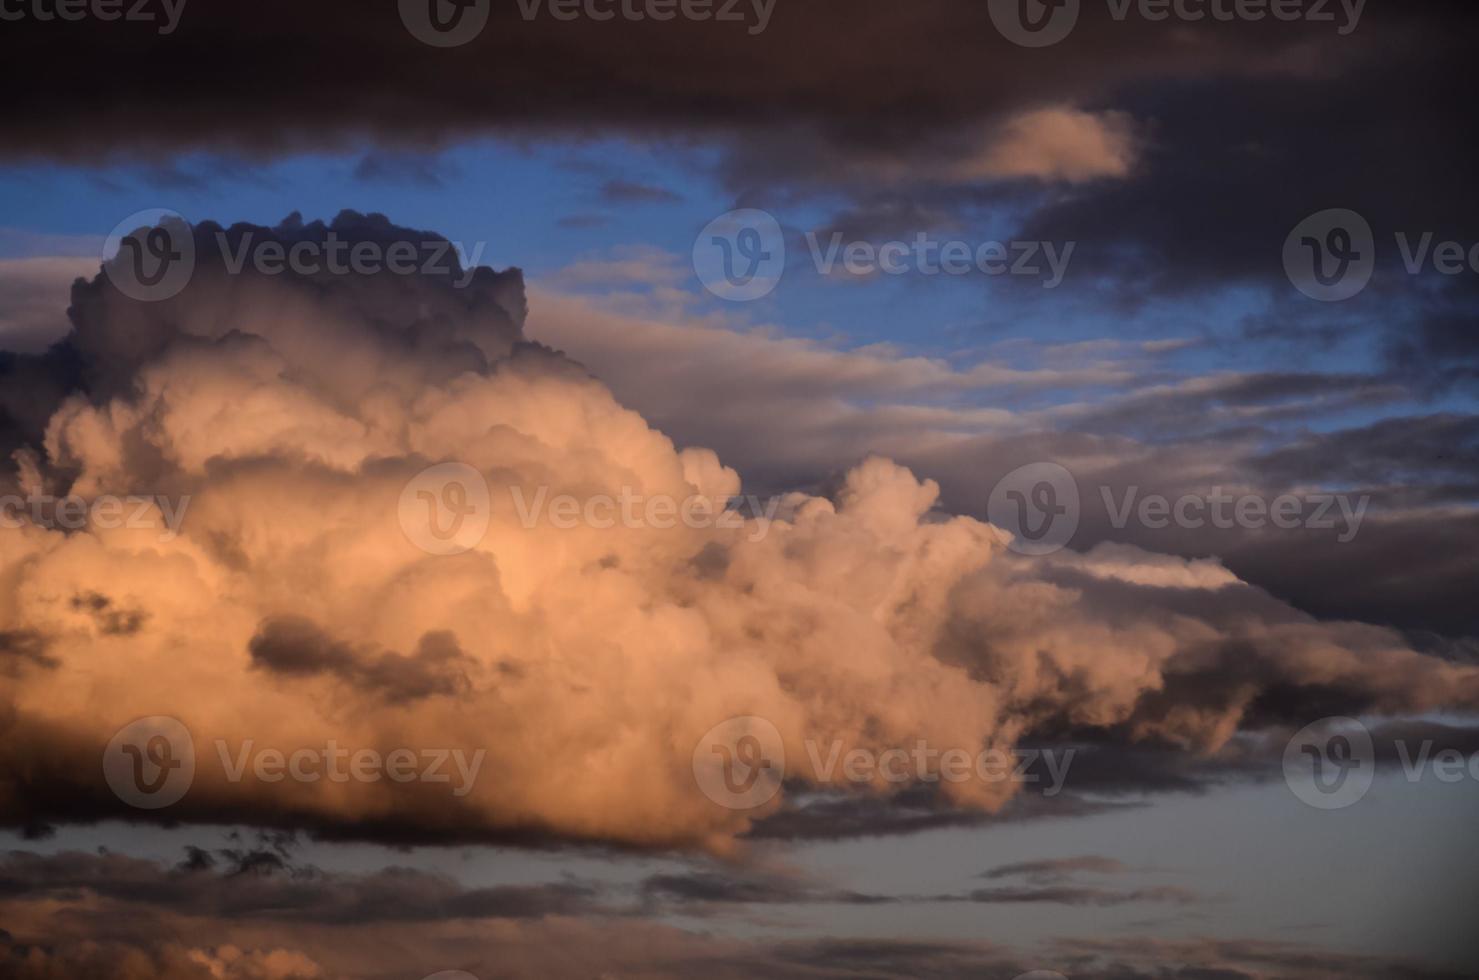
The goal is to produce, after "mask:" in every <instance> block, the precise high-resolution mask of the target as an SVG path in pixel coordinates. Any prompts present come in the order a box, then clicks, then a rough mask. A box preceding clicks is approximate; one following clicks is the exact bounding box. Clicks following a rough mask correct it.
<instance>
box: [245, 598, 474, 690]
mask: <svg viewBox="0 0 1479 980" xmlns="http://www.w3.org/2000/svg"><path fill="white" fill-rule="evenodd" d="M249 649H250V651H251V655H252V661H253V663H255V664H256V665H257V666H259V667H261V668H263V669H264V670H269V671H272V672H273V673H275V674H279V675H281V676H283V677H289V678H290V677H314V676H320V675H328V676H332V677H336V678H338V679H339V680H342V681H345V682H346V683H349V684H353V685H354V686H356V687H359V688H361V689H363V690H366V691H370V692H374V693H376V694H380V695H382V696H384V697H385V698H387V699H388V700H390V701H396V702H406V701H416V700H419V699H421V698H428V697H432V696H434V695H444V696H448V697H454V696H456V695H458V694H461V693H463V692H465V691H466V690H467V689H468V685H469V682H468V677H467V670H468V669H469V668H470V667H471V666H472V665H473V661H472V660H471V659H469V658H468V657H467V656H466V655H465V654H463V652H462V650H461V648H460V647H458V645H457V638H456V637H455V636H454V635H453V634H451V633H447V632H437V633H427V634H426V635H424V636H422V637H421V642H420V643H419V644H417V647H416V652H415V653H414V654H411V655H409V656H407V655H405V654H400V653H395V652H393V651H374V650H357V649H355V648H354V647H353V646H351V645H349V644H347V643H343V642H341V641H339V640H336V639H334V638H333V637H332V636H330V635H329V634H328V633H326V632H324V630H322V629H321V628H320V627H318V626H317V625H316V624H314V623H312V622H310V621H309V620H307V619H304V618H302V617H300V616H282V617H277V618H275V619H269V620H266V621H265V622H263V623H262V625H261V626H260V627H259V628H258V630H257V635H256V636H254V637H252V640H251V644H250V648H249Z"/></svg>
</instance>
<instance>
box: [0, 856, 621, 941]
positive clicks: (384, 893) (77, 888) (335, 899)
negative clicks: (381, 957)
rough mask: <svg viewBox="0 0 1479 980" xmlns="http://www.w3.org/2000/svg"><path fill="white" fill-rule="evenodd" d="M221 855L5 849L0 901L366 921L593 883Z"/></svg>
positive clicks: (583, 891)
mask: <svg viewBox="0 0 1479 980" xmlns="http://www.w3.org/2000/svg"><path fill="white" fill-rule="evenodd" d="M217 853H218V854H224V855H225V856H226V857H228V858H231V860H229V861H228V862H227V865H226V866H225V867H222V868H220V869H219V870H218V869H217V868H216V866H215V864H216V861H215V859H214V858H212V857H211V856H210V855H209V854H207V852H203V851H200V850H199V849H192V850H191V851H190V852H189V854H188V856H187V859H186V861H184V862H182V863H181V865H179V866H177V867H175V868H169V867H166V866H164V865H162V864H159V863H157V862H154V861H150V860H147V859H142V858H133V857H126V856H124V855H120V854H112V853H108V852H106V851H101V852H99V853H97V854H87V853H83V852H78V851H66V852H62V853H59V854H52V855H41V854H34V853H32V852H29V851H10V852H9V853H7V854H5V855H3V856H0V898H16V897H20V896H24V897H27V898H29V899H33V900H34V899H40V898H43V897H45V896H48V895H50V896H67V895H72V894H76V893H77V892H89V893H92V894H93V895H96V896H98V897H99V898H101V899H105V900H110V901H117V902H125V903H139V904H145V905H154V906H160V907H163V908H168V909H174V910H177V911H182V912H184V911H188V912H190V913H192V914H197V915H203V916H210V917H213V918H221V919H243V918H259V919H260V918H265V919H290V920H293V921H298V922H302V921H308V922H318V923H330V924H332V923H341V924H350V923H358V924H368V923H375V922H418V921H437V920H442V919H447V918H474V919H508V918H513V919H528V918H540V917H542V916H546V915H562V914H571V913H575V912H580V911H588V910H590V909H592V908H594V907H595V899H596V896H597V892H596V890H595V889H594V888H592V887H590V886H587V885H581V884H576V883H571V882H557V883H554V884H547V885H509V886H499V887H489V888H468V887H465V886H462V885H460V884H459V883H457V882H456V881H455V880H453V879H451V878H449V877H445V876H443V875H439V874H433V873H430V872H425V871H418V870H413V869H410V868H395V867H391V868H384V869H381V870H379V871H375V872H371V873H369V874H347V873H340V872H327V871H322V870H319V869H317V868H314V867H311V866H299V865H292V864H290V863H288V862H287V861H285V860H284V859H283V858H282V857H281V856H280V855H277V854H274V853H272V852H264V851H257V852H249V853H246V854H236V855H231V854H229V852H217ZM203 855H204V856H203Z"/></svg>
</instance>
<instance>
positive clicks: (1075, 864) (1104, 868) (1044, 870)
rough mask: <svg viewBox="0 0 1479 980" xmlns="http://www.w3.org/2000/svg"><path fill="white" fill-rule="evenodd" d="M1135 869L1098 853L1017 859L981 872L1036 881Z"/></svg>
mask: <svg viewBox="0 0 1479 980" xmlns="http://www.w3.org/2000/svg"><path fill="white" fill-rule="evenodd" d="M1130 870H1133V869H1131V868H1130V866H1129V865H1127V864H1125V863H1124V862H1123V861H1117V860H1115V859H1114V858H1107V857H1101V856H1099V855H1096V854H1086V855H1084V856H1082V857H1071V858H1052V859H1048V860H1042V861H1017V862H1015V863H1013V864H1001V865H997V866H996V867H994V868H992V869H991V870H989V871H984V872H982V873H981V877H982V878H1012V877H1017V876H1023V877H1027V878H1031V879H1033V880H1035V881H1057V880H1062V879H1063V878H1066V877H1067V876H1069V875H1072V874H1076V873H1078V872H1083V871H1087V872H1092V873H1093V874H1105V875H1112V874H1120V873H1122V872H1125V871H1130Z"/></svg>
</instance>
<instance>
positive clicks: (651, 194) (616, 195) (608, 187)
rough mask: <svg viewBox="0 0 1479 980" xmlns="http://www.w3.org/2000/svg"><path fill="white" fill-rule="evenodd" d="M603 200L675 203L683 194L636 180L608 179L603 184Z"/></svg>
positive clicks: (614, 202)
mask: <svg viewBox="0 0 1479 980" xmlns="http://www.w3.org/2000/svg"><path fill="white" fill-rule="evenodd" d="M601 200H602V201H604V202H605V203H607V204H673V203H676V202H678V201H681V200H683V196H682V195H681V194H675V193H673V192H672V191H670V190H667V189H666V188H663V187H652V186H651V185H648V184H639V183H636V182H635V181H630V180H608V181H606V182H605V183H604V184H602V185H601Z"/></svg>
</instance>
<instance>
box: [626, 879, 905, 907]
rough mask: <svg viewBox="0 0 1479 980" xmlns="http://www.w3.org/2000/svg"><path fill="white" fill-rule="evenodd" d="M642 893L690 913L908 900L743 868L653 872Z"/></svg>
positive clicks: (885, 903) (883, 903)
mask: <svg viewBox="0 0 1479 980" xmlns="http://www.w3.org/2000/svg"><path fill="white" fill-rule="evenodd" d="M641 894H642V897H643V898H645V899H648V900H658V901H664V902H673V903H677V907H678V908H681V909H683V910H684V911H685V912H687V913H689V914H691V913H692V911H693V907H694V906H695V905H702V904H746V905H787V904H801V903H806V904H841V905H887V904H890V903H893V902H899V901H904V899H901V898H896V897H893V896H889V895H869V894H865V893H863V892H856V891H851V890H847V889H832V888H825V887H819V886H817V885H815V884H812V883H810V882H807V881H803V880H799V879H796V878H783V877H778V876H775V875H762V874H756V873H746V872H740V871H726V872H723V873H720V872H712V871H692V872H686V873H683V874H661V875H653V876H652V877H650V878H648V879H647V880H646V881H644V882H642V887H641Z"/></svg>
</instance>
